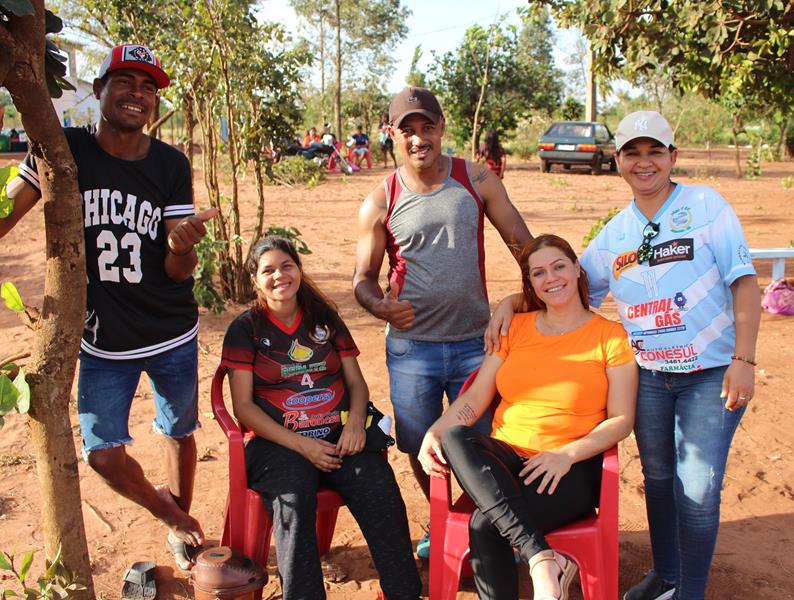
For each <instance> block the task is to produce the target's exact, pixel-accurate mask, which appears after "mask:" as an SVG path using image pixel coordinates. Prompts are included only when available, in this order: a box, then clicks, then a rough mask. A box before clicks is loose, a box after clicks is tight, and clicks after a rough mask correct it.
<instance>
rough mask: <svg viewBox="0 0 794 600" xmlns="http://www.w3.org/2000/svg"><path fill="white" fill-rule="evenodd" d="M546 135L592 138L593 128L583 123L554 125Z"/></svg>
mask: <svg viewBox="0 0 794 600" xmlns="http://www.w3.org/2000/svg"><path fill="white" fill-rule="evenodd" d="M546 135H553V136H557V137H593V126H592V125H586V124H584V123H555V124H554V125H552V126H551V129H549V130H548V131H547V132H546Z"/></svg>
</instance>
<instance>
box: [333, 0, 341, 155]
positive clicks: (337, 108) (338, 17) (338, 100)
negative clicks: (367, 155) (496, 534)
mask: <svg viewBox="0 0 794 600" xmlns="http://www.w3.org/2000/svg"><path fill="white" fill-rule="evenodd" d="M334 118H335V121H336V139H337V140H339V141H340V142H341V141H342V139H343V135H342V8H341V0H336V97H335V98H334Z"/></svg>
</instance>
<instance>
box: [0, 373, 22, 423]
mask: <svg viewBox="0 0 794 600" xmlns="http://www.w3.org/2000/svg"><path fill="white" fill-rule="evenodd" d="M17 398H19V390H18V389H17V388H16V386H15V385H14V383H13V382H12V381H11V380H10V379H9V378H8V375H0V416H2V415H6V414H8V413H10V412H11V411H12V410H14V409H15V408H16V406H17Z"/></svg>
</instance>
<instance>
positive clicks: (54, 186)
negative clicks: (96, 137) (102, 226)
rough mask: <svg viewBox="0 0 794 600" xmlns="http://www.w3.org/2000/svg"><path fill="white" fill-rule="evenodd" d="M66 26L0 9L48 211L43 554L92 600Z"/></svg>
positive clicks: (39, 415) (26, 7) (37, 438)
mask: <svg viewBox="0 0 794 600" xmlns="http://www.w3.org/2000/svg"><path fill="white" fill-rule="evenodd" d="M61 26H62V23H61V21H60V19H58V18H57V17H55V15H53V14H52V13H51V12H49V11H45V9H44V1H43V0H0V85H2V86H3V87H5V88H6V89H7V90H8V91H9V93H10V94H11V98H12V99H13V101H14V105H15V106H16V108H17V109H18V110H19V113H20V115H21V118H22V124H23V125H24V127H25V132H26V133H27V135H28V139H29V141H30V147H31V153H32V154H33V155H34V156H35V159H36V167H37V169H38V172H39V174H40V182H41V194H42V202H43V204H44V229H45V237H46V252H47V261H46V270H45V279H44V301H43V302H44V303H43V306H42V310H41V311H40V314H38V315H37V317H36V318H34V319H32V320H30V322H29V323H28V324H29V325H30V326H31V327H32V328H33V329H34V330H35V335H34V340H33V348H32V352H31V359H30V363H29V364H28V365H27V373H28V374H27V381H28V383H29V384H30V392H31V400H30V410H29V413H28V415H29V417H30V420H29V424H30V432H31V440H32V443H33V447H34V450H35V455H36V469H37V471H38V481H39V500H40V503H41V521H42V529H43V530H44V543H45V552H46V554H47V556H48V557H49V558H50V559H54V558H55V557H56V556H57V555H58V552H59V548H60V547H62V548H63V553H62V558H63V563H64V564H65V566H66V567H67V568H68V569H69V570H70V571H75V572H77V573H78V574H79V576H80V578H81V579H82V581H83V583H84V584H85V585H86V589H85V590H81V591H75V592H74V593H73V596H72V597H74V598H78V599H81V598H93V596H94V590H93V582H92V578H91V565H90V562H89V558H88V544H87V542H86V537H85V527H84V523H83V513H82V506H81V501H80V483H79V479H78V473H77V456H76V454H75V449H74V441H73V439H72V429H71V423H70V420H69V399H70V395H71V389H72V380H73V378H74V370H75V364H76V362H77V352H78V349H79V347H80V337H81V334H82V330H83V317H84V314H85V302H86V300H85V293H86V288H85V277H86V275H85V258H84V253H83V217H82V211H81V206H80V203H79V202H75V201H74V199H75V198H78V197H79V195H80V194H79V192H78V189H77V178H76V177H75V172H76V169H75V164H74V160H73V159H72V155H71V152H70V151H69V146H68V144H67V143H66V137H65V136H64V134H63V130H62V129H61V125H60V123H59V122H58V117H57V115H56V114H55V109H54V108H53V105H52V102H51V100H50V95H51V94H52V95H60V89H58V88H61V87H64V85H63V84H64V82H63V76H64V75H65V68H64V65H63V61H64V60H65V59H64V58H63V57H60V56H59V55H58V54H57V49H56V48H55V46H54V45H53V43H52V42H51V41H50V40H47V39H46V35H47V34H48V33H56V32H58V31H60V29H61ZM37 312H38V311H37ZM28 313H29V311H24V312H21V313H20V315H23V314H28Z"/></svg>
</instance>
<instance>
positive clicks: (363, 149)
mask: <svg viewBox="0 0 794 600" xmlns="http://www.w3.org/2000/svg"><path fill="white" fill-rule="evenodd" d="M351 139H352V141H353V161H354V162H355V163H356V164H357V165H358V166H359V167H360V166H361V162H362V161H363V160H364V159H365V158H366V156H367V153H368V152H369V148H370V142H369V136H368V135H367V134H366V133H364V130H363V128H362V127H361V125H358V126H357V127H356V132H355V133H354V134H353V135H352V136H351Z"/></svg>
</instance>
